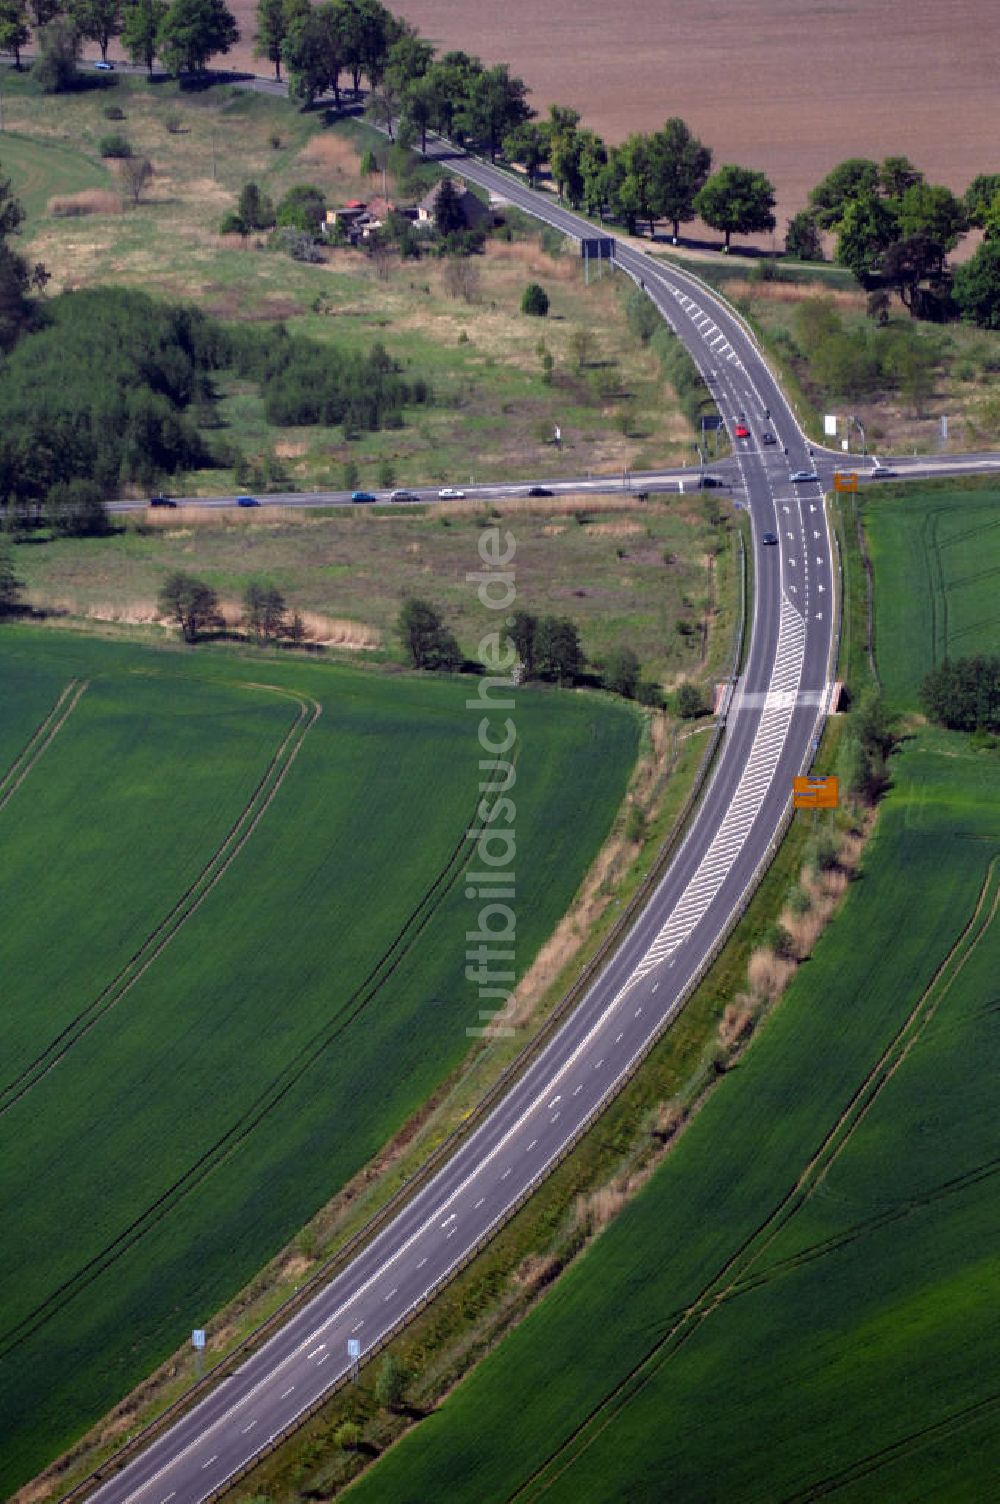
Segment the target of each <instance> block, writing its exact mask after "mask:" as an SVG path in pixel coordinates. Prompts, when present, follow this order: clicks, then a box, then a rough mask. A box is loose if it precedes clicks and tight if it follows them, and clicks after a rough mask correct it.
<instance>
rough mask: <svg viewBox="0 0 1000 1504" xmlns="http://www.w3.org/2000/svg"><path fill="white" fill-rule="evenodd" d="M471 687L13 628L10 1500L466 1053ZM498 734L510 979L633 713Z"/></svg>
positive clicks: (4, 1452)
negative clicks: (509, 756)
mask: <svg viewBox="0 0 1000 1504" xmlns="http://www.w3.org/2000/svg"><path fill="white" fill-rule="evenodd" d="M473 686H474V681H472V680H468V679H466V680H464V681H459V680H457V679H455V680H450V681H448V680H438V681H433V680H426V679H420V678H416V677H395V678H389V677H387V676H377V675H372V674H360V673H356V672H353V671H351V670H347V669H341V668H337V667H332V666H328V665H323V666H321V665H316V664H312V663H309V662H308V661H303V660H300V661H292V660H284V661H282V660H281V659H280V658H278V657H277V656H274V657H262V658H259V659H257V660H251V658H250V657H249V656H238V655H236V654H231V653H223V652H212V651H198V652H194V653H192V652H188V651H179V650H176V649H174V650H170V649H166V650H163V649H161V650H155V649H150V648H148V647H143V646H134V645H125V644H121V643H114V642H101V641H95V640H88V639H85V638H80V637H70V636H62V635H60V634H57V633H55V632H47V631H46V632H42V631H38V630H36V629H32V628H23V629H22V628H16V629H7V630H6V631H5V633H4V637H3V641H2V644H0V700H2V701H3V704H4V708H5V715H4V718H3V724H4V731H3V740H2V742H0V748H2V751H3V753H4V756H5V757H7V759H8V763H7V766H10V765H11V764H14V763H17V767H18V769H19V770H20V772H22V773H25V768H27V771H26V773H25V776H23V778H21V779H20V781H19V782H18V781H17V777H14V778H12V779H7V780H5V781H4V782H2V783H0V801H2V800H3V799H4V791H5V790H7V791H9V792H10V797H9V798H7V799H6V802H5V803H2V804H0V833H2V839H3V850H4V864H3V875H2V885H0V905H2V921H0V975H2V976H3V996H4V1007H3V1010H2V1013H0V1031H2V1033H0V1059H2V1061H3V1080H2V1082H0V1202H2V1204H3V1205H4V1207H6V1208H12V1207H16V1208H17V1214H16V1216H9V1215H7V1216H5V1218H4V1228H3V1234H2V1239H0V1243H2V1249H3V1259H2V1263H0V1311H2V1312H3V1318H2V1323H0V1327H2V1330H0V1433H2V1435H3V1437H4V1442H3V1447H2V1448H0V1459H2V1460H0V1485H2V1487H3V1492H4V1493H5V1494H6V1493H8V1492H9V1491H10V1490H11V1489H12V1488H14V1487H15V1486H16V1485H17V1484H18V1483H20V1482H22V1481H24V1479H26V1478H27V1477H29V1476H30V1475H31V1474H32V1473H33V1472H35V1471H37V1469H38V1468H39V1467H40V1466H41V1465H42V1464H43V1463H44V1462H46V1461H48V1460H49V1459H50V1458H51V1457H53V1456H54V1455H55V1454H56V1453H57V1452H58V1451H59V1450H61V1449H62V1448H63V1447H64V1446H65V1445H67V1444H68V1443H69V1442H70V1441H71V1440H72V1439H73V1438H74V1437H75V1436H77V1435H78V1434H80V1432H81V1431H83V1430H84V1429H86V1427H87V1426H88V1425H89V1424H90V1423H92V1422H93V1421H94V1420H96V1419H97V1418H98V1416H99V1415H101V1414H102V1413H104V1411H106V1410H107V1408H108V1407H109V1406H110V1405H111V1404H112V1403H113V1402H114V1401H115V1400H116V1399H118V1398H119V1397H120V1396H121V1395H122V1394H123V1393H125V1392H126V1391H127V1390H128V1389H129V1388H130V1387H131V1386H132V1385H133V1384H134V1383H135V1382H136V1381H137V1380H138V1379H140V1378H141V1377H142V1376H143V1375H145V1374H146V1373H147V1372H148V1371H149V1369H150V1368H151V1367H152V1366H154V1365H155V1364H156V1363H157V1362H158V1361H159V1360H161V1359H162V1358H164V1357H165V1356H166V1355H167V1354H168V1353H170V1352H171V1351H173V1350H174V1349H175V1348H176V1347H177V1346H178V1344H179V1343H180V1342H182V1341H183V1339H184V1338H185V1336H186V1334H187V1333H188V1332H189V1331H190V1329H191V1327H192V1326H195V1325H199V1324H203V1323H204V1322H205V1320H206V1319H207V1318H208V1317H209V1316H210V1315H211V1314H212V1312H213V1311H215V1310H216V1309H218V1307H219V1306H220V1305H221V1304H222V1303H223V1302H224V1301H225V1300H226V1299H227V1298H228V1297H230V1296H231V1295H232V1294H233V1293H234V1292H235V1291H236V1290H238V1289H239V1288H240V1287H241V1285H242V1284H244V1283H245V1282H246V1280H247V1279H249V1278H250V1277H251V1276H252V1275H253V1274H254V1272H255V1271H256V1270H257V1269H259V1268H260V1267H261V1265H262V1264H263V1263H264V1262H265V1261H266V1260H267V1259H268V1258H269V1257H270V1256H271V1255H273V1254H274V1253H275V1252H276V1251H277V1250H278V1249H279V1248H280V1247H281V1246H282V1245H283V1244H284V1243H285V1242H287V1240H288V1239H289V1238H290V1237H291V1236H292V1235H293V1234H294V1233H295V1232H296V1230H297V1229H298V1228H300V1227H301V1226H302V1225H303V1223H304V1222H305V1221H306V1220H307V1219H308V1218H309V1217H310V1216H311V1215H312V1214H313V1213H314V1212H315V1211H316V1209H317V1208H318V1207H319V1206H320V1205H322V1204H323V1203H324V1202H325V1201H326V1200H328V1199H329V1198H330V1197H331V1196H332V1195H333V1194H334V1193H335V1192H336V1191H337V1189H338V1188H339V1187H340V1186H341V1185H342V1184H343V1183H344V1182H345V1181H346V1180H347V1179H349V1178H350V1176H351V1175H352V1174H354V1173H355V1172H356V1171H357V1170H358V1169H359V1167H360V1166H362V1165H363V1164H364V1163H365V1162H366V1161H367V1160H368V1159H370V1158H371V1157H372V1156H373V1155H374V1154H375V1153H376V1152H377V1151H378V1150H379V1149H380V1148H381V1146H382V1145H383V1144H384V1143H385V1141H386V1140H387V1139H388V1138H389V1137H391V1135H392V1134H393V1133H394V1132H395V1131H396V1130H397V1129H398V1128H399V1127H400V1126H401V1124H402V1123H403V1122H404V1121H405V1120H406V1118H407V1117H408V1116H409V1115H410V1114H411V1113H413V1112H414V1111H415V1110H416V1109H417V1108H418V1107H420V1105H421V1104H422V1103H423V1102H424V1101H425V1100H426V1099H427V1097H428V1096H429V1095H430V1094H431V1093H432V1092H433V1090H434V1089H435V1087H436V1086H437V1085H438V1084H439V1083H440V1082H441V1080H442V1079H443V1078H444V1076H446V1075H447V1073H448V1072H449V1071H450V1070H451V1069H452V1068H453V1067H454V1066H455V1065H456V1064H457V1063H458V1062H459V1061H460V1060H461V1059H462V1057H463V1056H464V1055H465V1053H466V1051H467V1049H468V1046H469V1039H468V1036H467V1034H466V1029H467V1028H468V1027H469V1026H472V1025H475V1024H476V1023H477V1022H478V1018H477V1008H478V999H477V997H476V995H475V990H474V988H473V987H472V986H471V985H470V984H468V983H467V982H466V981H465V980H464V949H465V938H464V937H465V931H466V929H467V928H468V926H469V921H470V918H474V914H471V913H470V905H469V903H468V901H467V900H466V899H465V897H464V884H463V883H462V882H461V881H460V878H461V875H462V872H463V870H464V868H465V865H466V863H467V862H468V860H469V855H470V853H471V851H472V849H473V848H472V843H471V842H469V841H467V839H466V837H465V831H466V829H467V828H468V827H469V826H470V822H471V821H472V819H473V815H474V810H475V805H476V800H477V783H478V779H479V778H480V777H481V776H482V775H481V774H480V773H479V771H478V767H477V764H478V759H479V758H480V756H481V755H482V753H481V752H480V749H479V745H478V740H477V735H476V727H477V725H478V716H476V715H473V713H472V712H471V711H469V710H468V709H466V706H465V701H466V698H467V696H468V695H469V693H470V689H471V688H472V687H473ZM67 687H70V693H69V694H68V695H65V694H64V692H65V691H66V690H67ZM60 697H62V698H60ZM54 707H55V711H54ZM53 711H54V713H53ZM516 719H517V728H518V749H519V753H518V758H517V785H516V788H517V829H516V835H517V843H518V849H517V882H518V902H519V907H518V915H519V930H518V938H517V944H518V960H519V964H520V966H521V967H524V966H526V965H527V964H528V962H529V961H530V960H531V958H532V956H533V954H534V953H535V951H536V950H537V948H538V946H539V945H540V944H541V943H542V942H543V940H544V939H545V938H546V937H547V935H548V934H549V933H550V931H551V929H552V928H553V926H554V924H555V922H556V920H557V919H558V918H559V917H560V915H561V914H562V913H563V912H564V910H565V909H566V907H567V906H568V904H569V902H570V899H571V898H572V895H573V892H574V890H575V888H576V886H577V884H578V882H579V880H580V878H581V876H582V874H583V872H584V870H585V869H586V867H587V865H588V863H589V861H590V860H591V858H592V857H593V856H594V854H595V853H596V851H597V849H598V847H599V846H600V844H601V842H602V840H603V838H604V836H605V835H606V833H607V831H608V828H609V826H610V823H611V821H612V818H613V816H614V813H615V811H616V809H617V808H618V805H619V803H620V800H621V797H622V794H623V792H624V787H625V783H626V780H627V777H628V773H629V770H630V767H631V764H632V761H633V759H634V756H635V752H636V748H637V743H638V731H639V722H638V719H637V718H636V717H635V716H634V715H632V714H631V713H629V712H627V711H625V710H623V709H620V708H618V707H615V706H613V705H611V704H610V703H608V702H604V701H601V700H599V699H598V698H596V697H594V696H589V697H583V696H573V695H566V694H560V693H545V692H541V693H538V692H535V691H528V692H524V693H522V694H520V695H519V697H518V703H517V710H516ZM39 727H42V728H43V730H42V732H38V728H39ZM36 733H37V734H36ZM582 791H586V796H585V797H584V796H583V794H582Z"/></svg>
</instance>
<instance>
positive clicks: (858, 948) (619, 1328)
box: [350, 487, 1000, 1504]
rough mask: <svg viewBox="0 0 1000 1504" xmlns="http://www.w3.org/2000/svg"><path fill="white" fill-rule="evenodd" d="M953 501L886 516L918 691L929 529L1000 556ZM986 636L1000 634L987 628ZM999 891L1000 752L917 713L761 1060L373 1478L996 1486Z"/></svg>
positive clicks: (896, 1488) (999, 1424) (657, 1490)
mask: <svg viewBox="0 0 1000 1504" xmlns="http://www.w3.org/2000/svg"><path fill="white" fill-rule="evenodd" d="M947 498H948V491H947V488H931V487H929V488H927V489H926V491H925V492H923V493H922V494H920V495H917V494H915V493H914V492H911V493H910V496H909V497H908V499H907V505H905V506H904V505H902V504H897V503H896V502H895V501H887V500H886V499H884V498H883V497H879V499H878V502H877V503H874V504H873V505H872V506H871V508H870V509H869V513H868V519H867V520H872V519H873V523H874V525H873V526H872V527H871V529H870V533H871V537H872V539H873V544H872V546H873V552H874V556H875V559H876V599H877V601H878V618H877V619H878V646H879V668H880V672H881V674H882V677H883V680H884V682H885V686H886V690H887V692H888V693H889V694H890V696H891V697H892V698H893V700H894V702H896V703H900V704H903V703H905V702H906V700H907V698H908V696H911V695H912V685H914V684H915V683H916V682H918V681H919V678H920V676H921V675H922V673H923V672H925V671H926V668H927V667H929V666H930V664H931V662H933V661H934V656H935V653H936V652H938V651H939V647H938V643H937V641H936V638H935V634H934V631H933V629H932V621H933V618H932V616H931V615H930V613H929V612H925V613H924V614H923V615H922V616H920V615H918V613H919V611H920V610H921V607H920V604H919V602H918V601H916V600H915V599H914V597H915V596H916V595H917V592H916V591H915V590H914V588H913V579H914V574H913V567H914V566H913V561H914V560H917V561H919V562H921V563H923V553H922V551H921V548H920V547H919V546H918V545H916V544H913V533H915V534H916V535H917V537H918V538H924V539H926V538H927V537H928V536H933V534H931V535H929V534H928V532H927V530H926V517H927V516H928V515H929V514H933V513H935V512H937V513H938V515H941V514H942V513H943V515H944V517H945V518H946V519H947V532H948V536H949V537H950V538H951V539H953V540H960V539H961V536H962V535H963V534H964V533H966V532H967V531H971V530H976V531H977V533H978V536H979V546H978V550H977V552H978V559H977V561H976V562H977V564H978V568H979V569H980V570H982V571H987V570H989V569H990V567H991V566H993V567H995V564H996V561H997V558H998V547H997V544H998V541H1000V533H998V532H997V531H996V530H990V529H987V528H984V527H983V525H982V524H983V507H982V505H981V502H982V499H983V493H982V492H979V491H977V490H972V491H970V492H969V493H968V494H967V495H965V496H964V497H956V498H955V499H954V500H953V501H952V502H951V503H948V501H947ZM963 505H964V507H966V508H967V509H968V514H967V516H966V517H965V519H964V521H963V519H962V518H961V517H960V516H959V515H958V514H959V512H960V511H961V510H962V508H963ZM911 529H912V532H911ZM938 536H939V537H940V532H939V533H938ZM932 546H933V545H931V544H926V546H925V551H926V549H929V548H931V547H932ZM907 549H909V550H910V551H909V552H907ZM886 557H892V558H894V559H896V560H897V563H898V574H896V575H890V577H889V583H888V584H887V583H886V578H885V574H884V573H883V570H882V561H883V559H884V558H886ZM908 559H909V560H910V565H909V567H908V566H907V564H906V561H907V560H908ZM931 567H933V566H931ZM966 576H967V571H966V569H965V568H964V567H959V568H956V569H955V570H953V571H952V572H951V573H950V574H948V575H946V582H945V584H944V586H943V596H944V601H945V604H946V605H947V607H948V611H949V619H950V620H952V621H956V620H957V621H963V622H971V621H972V620H973V618H974V616H975V613H976V611H978V610H979V609H980V604H979V602H977V601H975V600H974V599H973V596H972V595H971V594H970V592H969V582H968V580H967V577H966ZM916 622H919V623H920V626H919V627H917V626H916V625H915V623H916ZM967 641H968V644H969V649H970V650H975V649H976V648H977V647H981V646H983V647H985V646H988V644H989V636H988V624H987V629H986V630H985V631H984V632H983V633H982V634H977V633H976V632H974V631H970V632H969V633H968V634H967ZM998 908H1000V777H998V767H997V754H996V752H990V751H986V750H979V749H976V748H974V747H973V746H972V745H971V744H970V742H969V740H968V739H966V738H962V737H960V736H957V735H953V734H950V733H945V732H941V731H937V730H932V729H927V730H921V731H919V732H918V733H917V734H915V735H913V736H911V737H910V738H909V739H908V740H907V741H906V742H905V744H904V746H903V748H902V750H901V751H900V752H899V753H898V754H897V756H896V758H895V759H894V761H893V787H892V789H891V791H890V793H889V794H888V796H887V798H886V801H885V804H884V806H883V808H882V811H881V814H880V818H879V823H878V827H877V830H876V834H875V836H874V837H873V839H872V841H871V843H870V844H869V846H868V848H867V851H866V854H865V857H864V860H863V864H862V867H861V870H860V874H859V880H858V881H857V882H855V883H854V884H853V886H852V887H851V889H850V891H849V893H848V896H847V899H846V901H845V904H844V906H843V908H842V910H841V912H840V914H839V916H838V918H837V920H836V922H835V924H834V925H833V926H832V928H831V929H830V930H829V931H828V932H827V933H826V935H825V936H824V937H823V938H822V939H821V940H820V942H819V944H818V946H817V948H816V951H815V953H814V955H813V957H812V959H811V960H810V961H809V962H808V963H807V964H806V965H805V966H803V967H802V968H801V969H800V972H799V974H798V976H797V978H796V980H795V981H794V982H793V984H792V987H791V988H790V990H789V992H788V993H787V995H786V997H785V998H784V1000H783V1002H782V1003H781V1005H780V1007H779V1008H778V1009H777V1010H776V1012H775V1013H774V1014H773V1016H772V1017H771V1019H770V1021H769V1022H768V1024H767V1026H766V1028H764V1029H763V1030H762V1031H761V1033H760V1035H759V1036H758V1037H757V1038H756V1039H755V1040H754V1042H753V1044H752V1046H751V1048H750V1049H749V1050H748V1052H747V1054H746V1055H745V1056H744V1057H743V1059H742V1061H741V1063H740V1065H739V1067H738V1069H736V1070H735V1071H733V1072H731V1073H729V1074H727V1076H726V1077H725V1079H724V1081H723V1082H722V1084H721V1086H720V1087H719V1089H718V1090H717V1091H716V1092H715V1093H714V1094H713V1095H712V1097H711V1098H710V1099H709V1100H708V1102H707V1104H706V1105H705V1107H704V1108H703V1109H702V1111H701V1112H700V1113H699V1114H698V1116H697V1117H696V1118H695V1119H694V1121H693V1122H692V1124H691V1126H690V1127H689V1128H688V1129H687V1131H686V1132H685V1133H684V1134H683V1136H682V1137H681V1139H680V1140H679V1142H678V1144H677V1146H676V1148H675V1149H674V1150H673V1151H672V1152H671V1154H670V1155H669V1156H668V1157H667V1159H666V1160H665V1162H664V1163H663V1165H662V1167H661V1168H660V1169H659V1170H658V1171H657V1172H656V1174H655V1175H654V1176H653V1178H652V1180H651V1181H650V1183H649V1185H648V1186H647V1187H646V1188H645V1189H644V1190H643V1191H642V1192H641V1193H640V1194H639V1195H638V1197H637V1198H636V1199H635V1200H634V1201H633V1202H632V1203H631V1204H630V1205H629V1206H628V1207H627V1208H626V1209H625V1210H624V1212H623V1213H622V1214H621V1215H620V1217H619V1218H618V1219H617V1220H616V1221H614V1222H613V1223H612V1224H611V1225H610V1226H609V1228H608V1229H607V1230H606V1231H605V1232H604V1233H603V1234H602V1235H601V1236H600V1237H599V1238H598V1240H597V1241H596V1243H595V1244H594V1245H593V1247H592V1248H591V1249H590V1250H589V1251H588V1252H587V1254H586V1255H585V1256H584V1257H583V1258H582V1259H580V1260H579V1261H578V1263H577V1264H576V1265H574V1266H573V1267H572V1268H571V1270H570V1271H569V1272H568V1274H567V1275H566V1276H564V1277H563V1278H562V1279H561V1280H560V1281H559V1283H558V1284H557V1285H556V1286H555V1287H554V1289H553V1290H552V1292H551V1293H549V1294H548V1295H547V1296H546V1298H545V1300H544V1301H543V1302H542V1303H541V1304H540V1305H539V1306H538V1307H537V1308H536V1309H535V1311H534V1312H533V1313H532V1314H531V1315H530V1316H529V1317H528V1318H527V1319H526V1320H525V1321H524V1322H523V1324H522V1325H521V1326H520V1327H519V1328H517V1329H516V1330H515V1331H514V1332H513V1333H512V1334H511V1336H509V1337H508V1338H507V1339H506V1340H505V1341H504V1342H503V1343H502V1344H501V1346H500V1347H499V1348H498V1349H497V1351H496V1352H495V1353H494V1354H492V1355H491V1356H490V1357H489V1358H488V1359H487V1360H486V1361H485V1362H484V1363H483V1364H482V1365H481V1366H480V1368H479V1369H478V1370H477V1371H476V1372H475V1373H474V1374H473V1375H472V1376H471V1377H470V1378H469V1380H467V1381H466V1382H465V1383H464V1384H462V1385H461V1386H460V1387H459V1388H458V1389H457V1390H456V1391H455V1393H454V1394H453V1395H452V1396H451V1397H450V1398H449V1399H448V1400H447V1401H446V1402H445V1404H444V1405H443V1406H442V1407H441V1409H440V1410H439V1411H437V1412H435V1413H433V1414H432V1415H431V1416H430V1417H428V1418H427V1419H426V1420H424V1421H422V1422H421V1423H420V1424H419V1425H418V1426H417V1427H416V1428H415V1429H414V1430H412V1431H411V1432H410V1433H409V1435H407V1436H406V1437H405V1438H404V1439H403V1441H402V1442H401V1443H400V1444H399V1445H398V1446H397V1447H395V1448H393V1449H392V1450H391V1451H390V1452H389V1453H388V1454H387V1455H386V1456H385V1458H384V1459H383V1460H382V1461H380V1462H379V1463H378V1464H377V1465H376V1466H375V1467H374V1468H373V1469H372V1470H371V1471H370V1472H369V1473H368V1474H366V1476H365V1477H364V1478H362V1479H361V1480H360V1482H359V1483H357V1484H356V1485H355V1487H354V1490H353V1491H352V1493H351V1495H350V1497H351V1498H352V1499H354V1498H357V1499H358V1500H359V1501H360V1500H372V1501H377V1504H387V1501H393V1504H400V1501H408V1504H416V1501H421V1504H423V1501H427V1500H429V1499H433V1498H441V1497H446V1498H448V1499H449V1501H465V1500H469V1501H472V1500H482V1499H490V1500H501V1499H510V1498H515V1497H516V1498H517V1499H519V1500H520V1499H524V1500H527V1499H535V1498H541V1497H544V1498H545V1499H546V1501H549V1500H552V1501H556V1500H559V1501H562V1500H566V1501H578V1500H580V1499H586V1500H588V1504H589V1501H597V1500H628V1501H630V1504H637V1501H647V1500H648V1501H653V1500H663V1499H670V1500H677V1501H684V1504H687V1501H695V1500H697V1501H698V1504H702V1501H707V1500H719V1501H731V1500H734V1499H739V1500H740V1501H748V1500H760V1501H762V1504H763V1501H771V1500H775V1499H782V1500H789V1501H790V1500H806V1499H814V1498H818V1497H821V1496H823V1497H825V1496H826V1495H827V1494H830V1495H835V1496H836V1497H837V1498H838V1499H840V1498H843V1499H845V1500H851V1501H858V1504H860V1501H871V1500H878V1501H880V1504H881V1501H890V1500H892V1501H896V1500H900V1501H902V1500H906V1501H907V1504H913V1501H917V1500H927V1501H939V1500H944V1499H947V1500H983V1499H986V1498H988V1497H991V1496H992V1488H991V1485H990V1483H989V1479H990V1477H991V1476H992V1477H994V1478H995V1475H996V1465H997V1457H998V1449H1000V1407H998V1404H997V1395H996V1384H995V1354H996V1351H997V1347H998V1342H1000V1318H998V1315H997V1309H996V1302H995V1300H993V1298H992V1295H991V1291H993V1290H995V1289H996V1285H997V1280H998V1277H1000V1253H998V1244H997V1238H996V1229H997V1221H998V1211H1000V1202H998V1194H997V1177H996V1172H997V1167H998V1165H1000V1131H998V1127H997V1120H996V1112H995V1082H996V1077H997V1069H998V1066H1000V1007H998V1004H1000V991H998V986H997V977H998V976H1000V924H998V921H997V912H998Z"/></svg>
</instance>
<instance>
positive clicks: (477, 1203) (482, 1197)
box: [472, 1196, 486, 1212]
mask: <svg viewBox="0 0 1000 1504" xmlns="http://www.w3.org/2000/svg"><path fill="white" fill-rule="evenodd" d="M485 1200H486V1197H485V1196H480V1198H479V1200H478V1201H477V1202H476V1204H475V1206H474V1207H473V1208H472V1210H473V1211H474V1212H478V1210H479V1208H480V1207H481V1206H482V1204H483V1202H484V1201H485Z"/></svg>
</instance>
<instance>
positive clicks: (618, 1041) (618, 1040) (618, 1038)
mask: <svg viewBox="0 0 1000 1504" xmlns="http://www.w3.org/2000/svg"><path fill="white" fill-rule="evenodd" d="M624 1038H625V1030H624V1029H622V1031H621V1033H620V1034H616V1035H615V1044H621V1042H622V1040H623V1039H624Z"/></svg>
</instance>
